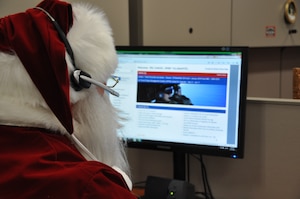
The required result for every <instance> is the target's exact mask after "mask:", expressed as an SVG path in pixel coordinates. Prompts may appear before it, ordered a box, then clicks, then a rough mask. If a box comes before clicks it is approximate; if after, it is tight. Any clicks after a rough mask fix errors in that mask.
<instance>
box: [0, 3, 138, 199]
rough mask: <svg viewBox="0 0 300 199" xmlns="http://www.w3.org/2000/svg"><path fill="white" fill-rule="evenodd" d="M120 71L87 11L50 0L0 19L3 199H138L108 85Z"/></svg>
mask: <svg viewBox="0 0 300 199" xmlns="http://www.w3.org/2000/svg"><path fill="white" fill-rule="evenodd" d="M116 67H117V56H116V52H115V47H114V41H113V38H112V30H111V28H110V26H109V24H108V21H107V19H106V18H105V15H104V14H103V13H102V12H101V11H99V10H97V9H95V8H93V7H91V6H89V5H86V4H80V3H73V4H69V3H67V2H63V1H58V0H44V1H42V2H41V3H40V4H38V5H37V7H35V8H31V9H28V10H26V12H22V13H17V14H14V15H10V16H6V17H4V18H1V19H0V95H1V97H0V162H1V164H0V198H4V199H9V198H12V199H16V198H30V199H34V198H38V199H42V198H56V199H60V198H64V199H65V198H71V199H76V198H80V199H84V198H105V199H110V198H112V199H113V198H118V199H120V198H126V199H130V198H135V197H134V196H133V195H132V194H131V192H130V188H131V182H130V179H129V177H128V176H129V175H126V174H129V168H128V163H127V160H126V156H125V155H124V149H123V146H122V144H121V142H120V141H119V139H118V137H117V134H116V130H117V129H118V128H119V123H118V120H119V118H118V115H117V111H116V110H115V109H114V108H113V107H112V105H111V103H110V100H109V95H111V94H113V95H118V93H116V92H115V91H114V90H112V89H111V87H109V86H110V85H106V83H107V80H108V79H110V78H111V75H112V73H113V72H114V70H115V68H116ZM113 81H118V79H116V77H113Z"/></svg>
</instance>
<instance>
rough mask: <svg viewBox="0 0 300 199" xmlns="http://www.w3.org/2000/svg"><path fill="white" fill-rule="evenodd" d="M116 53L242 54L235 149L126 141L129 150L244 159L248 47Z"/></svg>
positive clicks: (166, 48)
mask: <svg viewBox="0 0 300 199" xmlns="http://www.w3.org/2000/svg"><path fill="white" fill-rule="evenodd" d="M116 51H117V52H119V51H140V52H143V51H146V52H147V53H149V51H183V52H185V51H186V52H199V51H203V52H204V51H205V52H241V53H242V64H241V66H242V69H241V85H240V101H239V107H240V108H239V114H238V117H239V124H238V138H237V140H238V143H237V147H236V148H234V149H229V148H225V149H223V148H224V147H220V146H208V145H195V144H188V143H173V142H160V141H151V140H142V142H134V141H130V140H126V141H125V142H126V146H127V147H128V148H137V149H148V150H161V151H171V152H180V153H181V152H184V153H192V154H201V155H212V156H222V157H229V158H234V159H241V158H244V148H245V146H244V145H245V122H246V120H245V117H246V97H247V73H248V47H246V46H116Z"/></svg>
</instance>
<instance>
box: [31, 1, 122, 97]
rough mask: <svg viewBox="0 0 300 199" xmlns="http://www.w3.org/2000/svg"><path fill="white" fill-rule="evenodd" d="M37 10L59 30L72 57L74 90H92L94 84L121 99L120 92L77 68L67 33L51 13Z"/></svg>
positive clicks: (71, 78)
mask: <svg viewBox="0 0 300 199" xmlns="http://www.w3.org/2000/svg"><path fill="white" fill-rule="evenodd" d="M35 9H38V10H41V11H42V12H44V13H45V14H46V15H47V16H48V17H49V19H50V20H51V22H52V23H53V25H54V27H55V29H56V30H57V32H58V35H59V37H60V39H61V40H62V42H63V43H64V45H65V48H66V51H67V53H68V55H69V56H70V58H71V62H72V64H73V66H74V68H75V70H74V71H73V72H72V73H71V75H70V80H71V86H72V88H73V89H74V90H75V91H80V90H82V89H88V88H90V86H91V84H94V85H96V86H98V87H101V88H102V89H104V90H106V91H108V92H109V93H110V94H112V95H114V96H116V97H119V93H118V92H116V91H115V90H113V89H112V88H110V87H108V86H106V85H105V84H103V83H101V82H98V81H96V80H94V79H92V76H91V75H90V74H88V73H87V72H84V71H82V70H80V69H79V68H77V66H76V64H75V58H74V53H73V50H72V48H71V45H70V43H69V41H68V39H67V37H66V35H65V33H64V32H63V30H62V29H61V28H60V26H59V25H58V23H57V21H56V20H55V19H54V18H53V17H52V16H51V15H50V13H49V12H47V11H46V10H44V9H43V8H41V7H35Z"/></svg>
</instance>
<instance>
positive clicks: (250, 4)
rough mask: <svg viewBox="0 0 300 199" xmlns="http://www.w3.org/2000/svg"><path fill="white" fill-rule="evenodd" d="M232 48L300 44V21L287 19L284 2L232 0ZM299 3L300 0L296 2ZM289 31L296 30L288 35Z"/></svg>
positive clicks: (272, 0)
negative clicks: (288, 20)
mask: <svg viewBox="0 0 300 199" xmlns="http://www.w3.org/2000/svg"><path fill="white" fill-rule="evenodd" d="M232 1H233V4H232V5H233V7H232V45H247V46H251V47H262V46H290V45H299V44H300V37H299V34H300V33H299V31H300V29H299V28H300V20H299V19H297V20H296V22H295V24H287V23H286V22H285V20H284V10H285V0H263V1H262V0H251V1H249V0H232ZM295 3H296V4H297V3H298V5H297V6H298V7H297V8H298V9H299V6H300V5H299V1H295ZM298 18H299V16H298ZM289 30H297V33H295V34H289Z"/></svg>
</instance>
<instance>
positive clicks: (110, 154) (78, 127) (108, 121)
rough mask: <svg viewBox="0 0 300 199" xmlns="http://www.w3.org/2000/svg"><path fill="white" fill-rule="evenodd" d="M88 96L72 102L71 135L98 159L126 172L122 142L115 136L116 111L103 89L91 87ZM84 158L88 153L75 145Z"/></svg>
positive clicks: (127, 170)
mask: <svg viewBox="0 0 300 199" xmlns="http://www.w3.org/2000/svg"><path fill="white" fill-rule="evenodd" d="M90 89H93V90H92V91H93V92H89V97H87V98H84V99H83V100H81V101H78V102H77V103H76V104H74V105H73V107H72V111H73V122H74V135H75V136H76V137H77V138H78V139H79V140H80V142H81V143H82V144H83V145H84V146H85V147H86V148H87V149H88V150H89V151H90V152H91V153H92V154H93V155H94V156H95V157H96V158H97V160H99V161H100V162H103V163H105V164H107V165H109V166H117V167H119V168H121V169H122V170H123V171H125V172H126V173H129V169H128V166H127V165H128V163H127V160H126V156H125V153H124V148H123V144H122V143H121V141H120V139H119V138H118V137H117V133H116V131H117V129H118V128H119V123H118V119H119V118H118V114H117V111H116V110H115V109H114V108H113V106H112V105H111V103H110V100H109V98H108V95H107V94H106V93H104V94H103V95H100V94H99V93H98V92H97V91H96V89H95V88H90ZM79 150H80V151H81V152H82V154H83V155H84V156H85V157H86V158H87V159H90V157H88V155H86V154H85V152H84V151H82V149H81V148H80V147H79Z"/></svg>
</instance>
